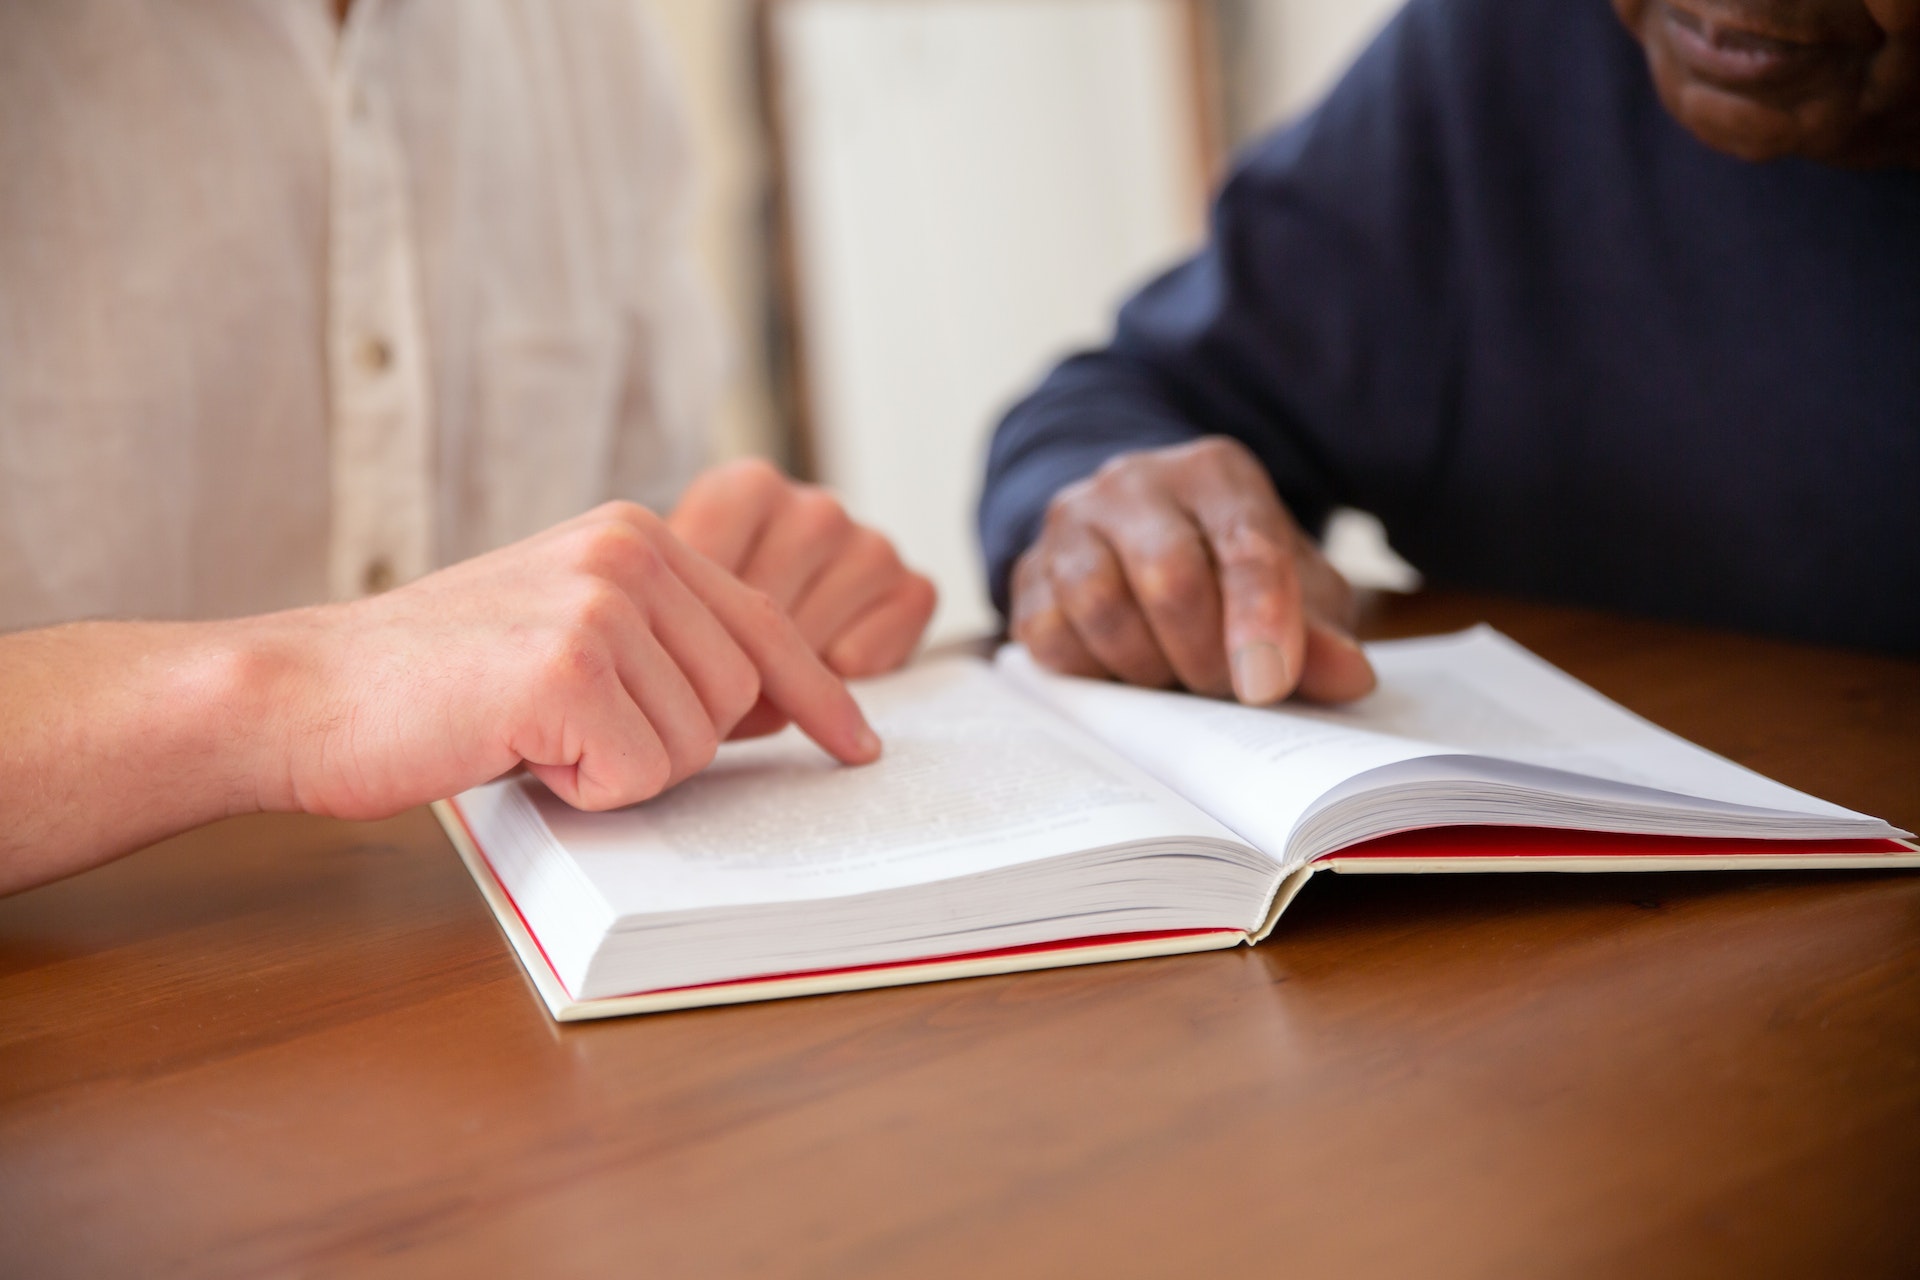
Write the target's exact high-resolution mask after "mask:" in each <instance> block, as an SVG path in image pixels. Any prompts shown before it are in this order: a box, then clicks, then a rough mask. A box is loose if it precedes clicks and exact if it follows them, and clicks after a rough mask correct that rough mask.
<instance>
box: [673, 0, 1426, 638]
mask: <svg viewBox="0 0 1920 1280" xmlns="http://www.w3.org/2000/svg"><path fill="white" fill-rule="evenodd" d="M646 3H647V4H649V5H650V6H651V7H652V9H653V10H654V11H655V13H656V17H657V18H658V21H659V25H660V27H661V29H662V32H663V34H664V35H665V36H666V38H667V43H668V45H669V47H670V50H671V52H672V56H673V58H674V60H675V62H676V65H677V68H678V71H679V75H680V79H681V84H682V89H683V96H684V98H685V100H686V103H687V108H688V115H689V124H690V126H691V129H692V133H693V137H694V143H695V147H696V149H697V152H698V165H699V171H700V188H699V197H698V207H697V209H696V211H695V218H696V226H695V232H696V236H697V242H698V243H697V248H698V252H699V254H700V256H701V258H702V260H703V262H704V265H705V267H706V271H707V274H708V276H709V278H710V280H711V281H712V283H713V285H714V288H715V292H716V294H717V296H718V298H719V300H720V303H721V305H722V307H723V309H724V312H725V316H726V320H727V322H728V327H729V330H730V332H731V334H732V336H733V361H732V366H731V374H730V378H729V383H728V389H727V395H726V399H725V401H724V403H723V405H722V406H721V410H720V413H719V414H718V416H717V418H716V421H715V435H716V446H717V450H718V452H720V453H721V454H722V455H728V456H731V455H738V454H744V453H758V454H764V455H767V456H771V457H774V458H776V459H778V460H780V461H781V462H783V463H784V464H786V465H787V466H788V467H790V468H791V469H794V470H796V471H798V472H800V473H801V474H805V475H810V476H812V477H813V478H815V479H819V480H821V481H822V482H824V483H827V484H829V485H831V486H832V487H834V488H835V489H836V490H837V491H839V492H840V493H841V495H842V496H843V498H844V499H845V500H846V501H847V503H848V505H849V506H850V507H851V508H852V509H853V510H854V512H855V514H856V515H858V516H859V517H860V518H862V519H865V520H867V521H869V522H871V523H874V524H876V525H878V526H880V527H881V528H883V529H885V530H886V531H887V532H888V533H889V534H890V535H892V536H893V537H894V538H895V540H896V541H897V542H898V543H899V544H900V546H901V547H902V550H903V552H904V554H905V555H906V556H907V558H908V559H909V560H910V561H911V562H912V563H914V564H915V565H916V566H918V567H921V568H923V569H925V570H927V571H929V572H930V573H932V574H933V576H934V577H935V579H936V581H937V582H938V583H939V585H940V588H941V599H942V604H941V609H940V613H939V614H938V615H937V617H936V619H935V623H934V628H933V634H934V636H935V637H936V638H944V637H947V636H952V635H960V634H967V633H973V632H979V631H982V630H985V629H986V628H988V627H989V626H990V625H991V622H992V613H991V610H990V608H989V607H988V605H987V602H986V599H985V595H984V590H983V587H982V584H981V581H980V571H979V568H978V560H977V555H976V552H975V549H974V541H973V534H972V506H973V500H974V496H975V492H976V489H977V485H978V482H979V474H980V469H981V461H982V458H983V456H984V449H985V444H986V440H987V437H988V435H989V433H990V432H991V429H992V426H993V424H994V422H995V420H996V419H997V417H998V415H999V413H1000V412H1001V411H1002V410H1003V409H1004V408H1005V407H1006V406H1007V404H1008V403H1009V402H1010V401H1011V400H1012V399H1013V398H1014V397H1016V396H1017V395H1018V394H1020V392H1021V391H1023V390H1024V389H1025V388H1026V387H1028V386H1029V385H1031V383H1032V382H1033V380H1034V379H1035V378H1037V377H1038V376H1039V375H1040V373H1041V372H1042V371H1043V370H1044V369H1045V368H1046V367H1047V366H1048V365H1049V364H1050V363H1051V362H1052V361H1053V360H1055V359H1057V358H1058V357H1060V356H1061V355H1063V354H1065V353H1066V352H1068V351H1070V350H1072V349H1073V348H1075V347H1077V346H1081V345H1085V344H1087V343H1090V342H1097V341H1099V340H1101V339H1102V338H1103V336H1104V335H1105V333H1106V330H1107V328H1108V325H1109V322H1110V317H1111V313H1112V310H1113V307H1114V305H1115V304H1116V303H1117V302H1118V301H1119V300H1120V299H1121V298H1123V297H1124V296H1125V295H1126V294H1127V293H1128V292H1129V291H1130V290H1131V289H1133V288H1134V287H1136V286H1137V285H1138V284H1140V283H1141V282H1142V281H1143V280H1145V279H1146V278H1148V277H1149V276H1151V275H1152V274H1154V273H1155V272H1156V271H1158V270H1159V269H1161V268H1162V267H1164V266H1166V265H1168V264H1169V263H1170V262H1172V261H1173V260H1174V259H1176V258H1177V257H1178V256H1180V255H1181V254H1182V253H1184V252H1186V251H1187V250H1189V249H1190V248H1191V247H1192V246H1193V245H1194V244H1196V243H1197V242H1198V239H1199V237H1200V235H1201V233H1202V228H1203V225H1204V223H1203V218H1204V211H1205V201H1206V196H1207V193H1208V191H1209V189H1210V188H1211V186H1212V185H1213V183H1214V182H1215V181H1216V180H1217V178H1218V176H1219V174H1220V172H1221V171H1222V168H1223V166H1224V164H1225V163H1226V158H1227V156H1228V154H1229V153H1230V151H1231V150H1232V148H1233V147H1235V146H1237V145H1238V144H1240V143H1242V142H1244V141H1245V140H1247V139H1249V138H1251V137H1253V136H1255V135H1257V134H1259V133H1261V132H1263V131H1264V130H1266V129H1268V128H1271V127H1273V126H1274V125H1276V124H1278V123H1281V122H1284V121H1285V120H1287V119H1289V118H1291V117H1293V116H1294V115H1296V114H1298V113H1299V112H1301V111H1303V110H1305V109H1307V108H1309V107H1310V106H1311V105H1312V104H1313V103H1314V102H1315V101H1316V100H1317V99H1318V98H1319V97H1320V95H1321V94H1323V93H1324V92H1325V90H1326V89H1327V88H1328V87H1329V86H1330V85H1331V83H1332V82H1333V80H1334V79H1336V78H1337V77H1338V75H1339V73H1340V71H1341V70H1342V69H1344V67H1345V66H1346V64H1347V63H1348V62H1349V61H1350V60H1351V58H1352V57H1353V55H1354V54H1355V53H1357V52H1358V50H1359V49H1360V48H1361V47H1363V46H1364V44H1365V42H1366V41H1367V40H1368V39H1369V38H1370V37H1371V36H1372V34H1373V33H1374V32H1375V31H1376V30H1377V29H1378V27H1379V26H1380V24H1381V23H1383V22H1384V21H1385V20H1386V18H1387V17H1388V16H1389V15H1390V14H1391V12H1392V10H1393V8H1394V7H1396V4H1397V0H646ZM1332 541H1333V542H1334V543H1335V544H1337V545H1336V548H1335V549H1336V550H1338V551H1339V552H1340V555H1341V557H1342V558H1343V560H1344V562H1345V563H1344V564H1343V567H1347V568H1348V569H1349V572H1351V573H1354V574H1356V575H1357V576H1360V577H1362V578H1366V579H1368V580H1372V581H1377V582H1380V583H1382V584H1387V585H1392V584H1394V583H1396V582H1399V581H1401V580H1403V579H1404V577H1405V575H1406V572H1407V571H1406V570H1405V568H1404V566H1399V565H1397V564H1396V563H1395V562H1394V561H1392V560H1391V559H1390V558H1389V557H1388V556H1387V555H1386V554H1385V553H1384V544H1381V543H1379V541H1378V539H1377V536H1374V535H1373V533H1372V532H1371V531H1370V529H1369V528H1368V527H1367V525H1366V524H1365V522H1364V520H1349V521H1345V522H1342V524H1341V526H1340V527H1339V528H1337V529H1336V530H1335V531H1334V534H1333V537H1332Z"/></svg>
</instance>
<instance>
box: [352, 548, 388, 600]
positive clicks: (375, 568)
mask: <svg viewBox="0 0 1920 1280" xmlns="http://www.w3.org/2000/svg"><path fill="white" fill-rule="evenodd" d="M393 576H394V575H393V562H392V561H391V560H388V559H387V558H386V557H385V556H379V557H377V558H375V559H373V560H369V561H368V562H367V567H366V570H365V571H364V572H362V573H361V575H360V585H361V586H363V587H365V588H366V591H367V594H368V595H370V596H377V595H379V594H380V593H381V592H382V591H388V590H391V589H392V587H393Z"/></svg>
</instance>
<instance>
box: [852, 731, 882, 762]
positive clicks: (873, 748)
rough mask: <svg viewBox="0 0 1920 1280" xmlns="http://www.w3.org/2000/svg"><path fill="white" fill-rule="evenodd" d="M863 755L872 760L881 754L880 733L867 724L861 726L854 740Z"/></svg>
mask: <svg viewBox="0 0 1920 1280" xmlns="http://www.w3.org/2000/svg"><path fill="white" fill-rule="evenodd" d="M853 745H854V746H855V747H856V748H858V750H859V752H860V754H861V755H863V756H865V757H866V758H867V759H869V760H871V759H873V758H874V757H875V756H878V755H879V754H880V735H879V734H877V733H875V732H874V731H873V730H872V729H871V728H869V727H868V726H866V725H861V726H860V734H859V736H858V737H856V738H855V739H854V740H853Z"/></svg>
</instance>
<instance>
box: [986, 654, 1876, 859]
mask: <svg viewBox="0 0 1920 1280" xmlns="http://www.w3.org/2000/svg"><path fill="white" fill-rule="evenodd" d="M1367 653H1368V656H1369V657H1370V658H1371V659H1372V661H1373V663H1374V667H1375V670H1376V671H1377V672H1378V673H1379V676H1380V687H1379V688H1378V689H1376V690H1375V691H1374V692H1373V693H1372V694H1370V695H1369V696H1367V697H1366V698H1363V699H1361V700H1359V701H1358V702H1355V703H1352V704H1349V705H1348V706H1345V707H1340V708H1319V707H1309V706H1305V705H1302V704H1299V703H1291V702H1290V703H1286V704H1283V705H1282V706H1280V707H1263V708H1249V707H1241V706H1237V705H1235V704H1232V703H1227V702H1221V701H1216V700H1211V699H1204V698H1197V697H1194V696H1193V695H1190V694H1180V693H1167V692H1161V691H1157V690H1147V689H1132V688H1126V687H1124V686H1120V685H1116V684H1111V683H1108V682H1104V681H1095V680H1081V679H1075V678H1072V677H1067V676H1058V675H1053V674H1051V673H1048V672H1044V671H1041V670H1040V669H1039V668H1038V667H1037V666H1036V665H1035V664H1034V662H1033V660H1032V658H1031V657H1030V656H1029V655H1028V654H1027V653H1026V652H1025V651H1024V650H1022V649H1019V648H1017V647H1015V648H1009V649H1006V650H1003V651H1002V653H1001V655H1000V658H999V666H1000V669H1001V671H1002V672H1003V674H1004V675H1006V677H1007V678H1008V679H1009V680H1010V681H1012V682H1013V683H1014V684H1016V685H1017V686H1018V687H1020V688H1022V689H1023V690H1025V691H1027V692H1029V693H1030V694H1031V695H1033V696H1035V697H1037V698H1038V699H1039V700H1041V701H1042V702H1043V703H1045V704H1046V705H1048V706H1050V707H1052V708H1053V709H1055V710H1057V711H1058V712H1060V713H1061V714H1062V715H1064V716H1066V717H1067V718H1068V719H1070V720H1073V721H1074V722H1075V723H1078V724H1082V725H1085V726H1086V727H1087V728H1088V729H1090V730H1091V731H1092V732H1093V733H1094V734H1095V735H1096V736H1098V737H1100V738H1101V739H1102V740H1103V741H1106V742H1109V743H1112V744H1113V745H1114V746H1115V747H1116V748H1117V749H1119V750H1120V751H1122V752H1123V753H1125V754H1126V755H1127V756H1128V757H1129V758H1130V759H1132V760H1133V761H1135V762H1136V763H1137V764H1139V765H1141V766H1142V767H1143V768H1145V769H1146V770H1147V771H1148V772H1150V773H1152V774H1154V775H1155V776H1156V777H1159V778H1162V779H1163V780H1165V781H1166V782H1167V783H1168V784H1169V785H1171V786H1172V787H1173V788H1174V789H1175V790H1177V791H1179V792H1180V793H1181V794H1183V795H1185V796H1187V797H1188V798H1190V799H1192V800H1193V801H1194V802H1195V803H1196V804H1197V805H1199V806H1200V807H1201V808H1203V809H1205V810H1207V811H1208V812H1210V813H1212V814H1213V815H1214V816H1216V817H1218V818H1219V819H1220V820H1221V821H1223V822H1225V823H1226V824H1227V825H1228V826H1229V827H1231V828H1233V829H1234V830H1235V831H1237V832H1239V833H1240V834H1241V835H1242V836H1243V837H1244V838H1246V839H1247V840H1248V841H1249V842H1251V843H1253V844H1255V845H1257V846H1258V847H1260V848H1262V849H1264V850H1266V851H1267V852H1269V853H1270V854H1272V855H1274V856H1275V857H1276V858H1279V857H1282V856H1283V855H1284V850H1285V848H1286V845H1287V841H1288V838H1289V835H1290V834H1291V832H1292V831H1293V829H1294V827H1295V825H1296V824H1297V823H1298V822H1299V821H1300V819H1301V818H1302V817H1303V816H1304V815H1305V814H1307V813H1308V811H1309V810H1310V809H1312V808H1313V807H1314V805H1315V802H1316V801H1317V800H1318V799H1319V798H1320V797H1321V796H1322V795H1323V794H1325V793H1328V792H1331V791H1334V790H1336V789H1337V788H1340V787H1341V785H1342V784H1343V783H1346V782H1347V781H1349V780H1350V779H1353V778H1355V777H1357V776H1358V775H1360V774H1363V773H1366V772H1367V771H1369V770H1373V769H1378V768H1382V767H1384V766H1387V765H1393V764H1398V763H1400V762H1403V761H1411V760H1416V759H1423V758H1428V757H1437V756H1456V755H1462V754H1469V753H1471V754H1475V755H1482V756H1487V757H1490V758H1493V759H1496V760H1509V761H1516V762H1520V763H1525V764H1532V765H1540V766H1544V767H1547V768H1552V769H1559V770H1564V771H1567V772H1573V773H1580V774H1583V775H1588V776H1590V777H1594V778H1599V779H1602V780H1604V781H1606V782H1618V783H1625V784H1629V785H1631V786H1635V787H1651V788H1655V789H1657V790H1660V791H1664V792H1668V793H1675V794H1679V795H1686V796H1695V797H1700V798H1704V799H1708V800H1711V801H1713V802H1716V803H1717V804H1727V805H1739V806H1743V807H1748V808H1762V809H1769V810H1777V811H1781V812H1789V813H1797V814H1815V815H1822V816H1826V817H1835V818H1857V819H1861V820H1862V821H1864V822H1871V821H1872V820H1871V819H1866V818H1865V817H1864V815H1859V814H1853V813H1851V812H1850V811H1849V810H1846V809H1842V808H1840V807H1839V806H1837V805H1832V804H1828V803H1827V802H1825V801H1823V800H1819V799H1816V798H1815V797H1812V796H1808V795H1805V794H1803V793H1801V792H1798V791H1794V790H1793V789H1791V788H1789V787H1784V786H1781V785H1780V784H1779V783H1776V782H1773V781H1771V780H1769V779H1767V778H1764V777H1762V776H1760V775H1759V774H1756V773H1754V772H1752V771H1751V770H1748V769H1743V768H1741V767H1740V766H1738V765H1736V764H1733V763H1732V762H1730V761H1727V760H1724V759H1722V758H1721V757H1719V756H1715V755H1713V754H1712V753H1710V752H1707V751H1704V750H1702V749H1701V748H1699V747H1696V746H1694V745H1693V744H1691V743H1689V742H1687V741H1685V740H1684V739H1682V738H1678V737H1676V736H1674V735H1673V734H1670V733H1667V732H1666V731H1665V730H1663V729H1660V728H1658V727H1657V726H1655V725H1653V724H1650V723H1649V722H1647V721H1646V720H1643V719H1641V718H1640V717H1638V716H1635V715H1633V714H1632V713H1631V712H1628V711H1627V710H1625V709H1624V708H1622V707H1620V706H1618V705H1617V704H1615V703H1613V702H1610V701H1608V700H1607V699H1606V698H1603V697H1602V696H1600V695H1599V694H1598V693H1596V692H1594V691H1593V690H1592V689H1589V688H1588V687H1587V686H1585V685H1583V684H1581V683H1579V682H1578V681H1576V680H1574V679H1573V678H1572V677H1570V676H1568V675H1566V674H1565V673H1563V672H1561V671H1559V670H1557V669H1556V668H1554V667H1552V666H1551V665H1549V664H1547V663H1545V662H1543V661H1542V660H1540V659H1539V658H1537V657H1535V656H1534V655H1532V654H1530V653H1528V652H1527V651H1526V650H1525V649H1523V648H1521V647H1520V646H1519V645H1517V644H1515V643H1513V642H1512V641H1511V640H1508V639H1507V638H1506V637H1505V636H1502V635H1500V634H1499V633H1498V632H1496V631H1494V630H1493V629H1492V628H1489V627H1479V628H1475V629H1473V630H1471V631H1466V632H1462V633H1460V634H1458V635H1452V636H1439V637H1432V638H1422V639H1417V640H1395V641H1383V642H1378V643H1375V644H1371V645H1369V646H1367ZM1436 767H1438V765H1437V764H1436Z"/></svg>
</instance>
